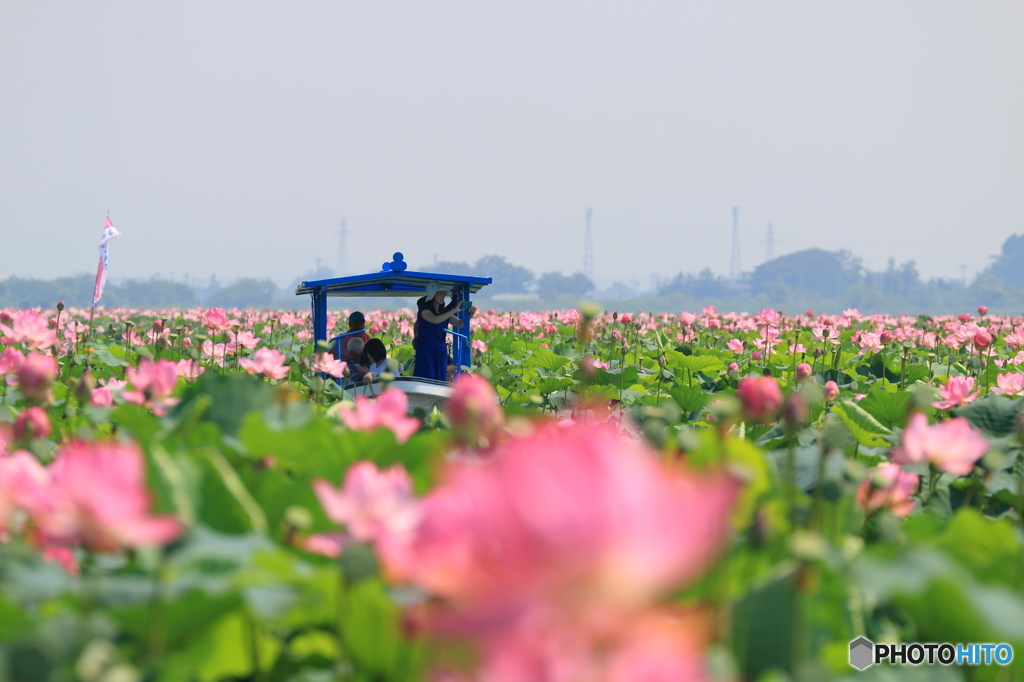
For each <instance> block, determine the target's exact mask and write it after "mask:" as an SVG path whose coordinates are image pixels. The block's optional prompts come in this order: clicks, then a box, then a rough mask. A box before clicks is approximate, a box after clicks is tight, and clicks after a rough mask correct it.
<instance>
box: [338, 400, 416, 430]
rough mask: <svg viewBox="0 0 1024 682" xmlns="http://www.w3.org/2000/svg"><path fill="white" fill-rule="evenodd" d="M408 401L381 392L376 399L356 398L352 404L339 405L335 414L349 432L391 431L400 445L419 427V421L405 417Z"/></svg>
mask: <svg viewBox="0 0 1024 682" xmlns="http://www.w3.org/2000/svg"><path fill="white" fill-rule="evenodd" d="M408 412H409V400H408V398H406V397H405V393H402V392H401V391H399V390H397V389H394V388H389V389H387V390H386V391H384V392H383V393H381V394H380V395H379V396H378V397H377V399H376V400H370V399H369V398H364V397H362V396H356V402H355V405H354V406H353V405H351V404H350V403H341V404H340V405H339V407H338V413H339V414H340V415H341V421H343V422H344V423H345V426H347V427H348V428H350V429H352V430H353V431H374V430H376V429H380V428H385V429H391V431H392V432H394V434H395V440H397V441H398V442H399V443H404V442H405V441H407V440H409V437H410V436H412V434H414V433H416V431H417V429H419V428H420V420H419V419H416V418H415V417H407V416H406V414H407V413H408Z"/></svg>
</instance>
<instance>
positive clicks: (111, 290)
mask: <svg viewBox="0 0 1024 682" xmlns="http://www.w3.org/2000/svg"><path fill="white" fill-rule="evenodd" d="M95 281H96V278H95V275H86V274H83V275H75V276H72V277H58V278H57V279H52V280H41V279H31V278H22V277H8V278H7V279H5V280H2V281H0V307H3V308H37V307H42V308H52V307H53V306H54V305H56V303H57V301H61V300H63V301H64V303H65V305H67V306H70V307H76V308H86V307H88V306H90V305H92V292H93V286H94V284H95ZM276 293H277V285H276V284H274V281H273V280H271V279H253V278H248V279H240V280H237V281H235V282H233V283H232V284H230V285H228V286H226V287H222V288H217V289H215V290H213V291H206V292H204V294H205V295H202V296H201V295H200V292H197V291H196V290H194V289H192V288H191V287H189V286H188V285H187V284H185V283H183V282H171V281H169V280H165V279H152V280H124V281H122V282H118V283H117V284H113V283H108V284H107V286H106V288H105V289H104V290H103V298H102V299H101V301H100V305H102V306H104V307H107V308H120V307H124V308H192V307H195V306H198V305H205V306H211V307H212V306H216V307H218V308H267V307H271V306H273V305H276V304H275V301H274V296H275V294H276Z"/></svg>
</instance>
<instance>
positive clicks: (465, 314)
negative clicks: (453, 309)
mask: <svg viewBox="0 0 1024 682" xmlns="http://www.w3.org/2000/svg"><path fill="white" fill-rule="evenodd" d="M469 293H470V292H469V285H468V284H464V285H463V286H462V300H463V301H468V300H469ZM455 317H456V319H458V320H459V321H460V323H461V328H460V329H459V332H460V333H462V334H463V335H464V337H462V338H460V337H458V336H456V337H455V338H454V339H453V345H452V356H453V359H454V360H455V367H456V374H459V373H461V372H462V368H463V367H472V366H473V365H472V362H473V361H472V359H471V358H470V353H471V352H472V345H471V344H472V343H473V329H472V327H471V325H470V316H469V311H468V310H462V311H459V314H458V315H456V316H455Z"/></svg>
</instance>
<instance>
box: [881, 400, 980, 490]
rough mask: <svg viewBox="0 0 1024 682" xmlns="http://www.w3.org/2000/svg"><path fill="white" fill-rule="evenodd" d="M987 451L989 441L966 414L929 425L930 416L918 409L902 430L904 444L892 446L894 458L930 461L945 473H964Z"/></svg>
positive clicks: (910, 460)
mask: <svg viewBox="0 0 1024 682" xmlns="http://www.w3.org/2000/svg"><path fill="white" fill-rule="evenodd" d="M987 451H988V441H987V440H985V437H984V436H982V435H981V434H980V433H978V432H977V431H975V430H974V429H973V428H971V425H970V424H969V423H968V422H967V420H966V419H964V418H963V417H957V418H956V419H950V420H947V421H944V422H940V423H938V424H935V425H934V426H928V417H926V416H925V415H924V414H922V413H920V412H918V413H916V414H914V416H912V417H911V418H910V423H909V424H907V428H906V429H904V430H903V444H902V445H901V446H898V447H896V448H893V451H892V461H893V462H896V463H897V464H916V463H918V462H928V463H930V464H933V465H935V467H936V468H938V469H939V470H941V471H945V472H946V473H950V474H954V475H956V476H965V475H967V474H969V473H971V471H972V470H973V469H974V463H975V462H977V461H978V460H979V459H981V456H982V455H984V454H985V453H986V452H987Z"/></svg>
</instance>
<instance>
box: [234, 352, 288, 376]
mask: <svg viewBox="0 0 1024 682" xmlns="http://www.w3.org/2000/svg"><path fill="white" fill-rule="evenodd" d="M238 364H239V365H241V366H242V368H243V369H244V370H245V371H246V372H248V373H249V374H262V375H264V376H267V377H270V378H271V379H284V378H285V377H286V376H288V365H286V364H284V353H282V352H281V351H279V350H274V349H273V348H266V347H264V348H260V349H259V350H258V351H256V352H255V353H254V354H253V356H252V359H251V360H250V359H248V358H241V359H240V360H239V361H238Z"/></svg>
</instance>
